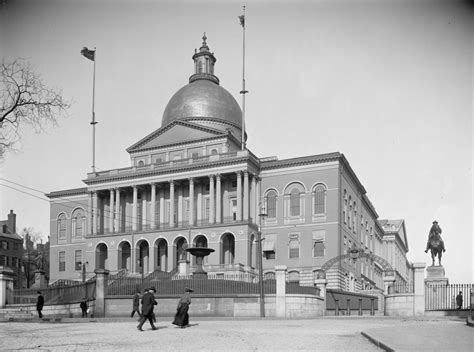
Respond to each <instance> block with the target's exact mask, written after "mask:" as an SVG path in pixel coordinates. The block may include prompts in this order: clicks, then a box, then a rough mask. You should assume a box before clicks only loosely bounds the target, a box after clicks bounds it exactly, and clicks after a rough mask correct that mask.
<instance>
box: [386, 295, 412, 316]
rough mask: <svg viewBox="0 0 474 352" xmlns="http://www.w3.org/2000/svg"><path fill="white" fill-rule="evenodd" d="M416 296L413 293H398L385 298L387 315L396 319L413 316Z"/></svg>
mask: <svg viewBox="0 0 474 352" xmlns="http://www.w3.org/2000/svg"><path fill="white" fill-rule="evenodd" d="M414 296H415V295H414V294H413V293H397V294H392V295H387V296H385V315H388V316H396V317H409V316H413V314H414V313H413V309H414V304H415V298H414Z"/></svg>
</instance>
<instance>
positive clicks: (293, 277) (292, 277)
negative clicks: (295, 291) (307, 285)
mask: <svg viewBox="0 0 474 352" xmlns="http://www.w3.org/2000/svg"><path fill="white" fill-rule="evenodd" d="M288 282H289V283H293V284H299V283H300V273H299V272H297V271H290V272H289V273H288Z"/></svg>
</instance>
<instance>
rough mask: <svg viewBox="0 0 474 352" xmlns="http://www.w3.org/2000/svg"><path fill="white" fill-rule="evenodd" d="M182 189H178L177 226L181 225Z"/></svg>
mask: <svg viewBox="0 0 474 352" xmlns="http://www.w3.org/2000/svg"><path fill="white" fill-rule="evenodd" d="M183 208H184V207H183V187H179V188H178V224H179V225H178V226H181V224H182V223H183V210H184V209H183Z"/></svg>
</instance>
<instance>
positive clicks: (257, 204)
mask: <svg viewBox="0 0 474 352" xmlns="http://www.w3.org/2000/svg"><path fill="white" fill-rule="evenodd" d="M256 183H257V186H256V188H255V219H258V217H259V216H260V213H261V212H262V209H263V200H262V201H261V200H260V187H261V186H262V184H261V178H260V177H256ZM265 212H266V210H265ZM258 221H259V220H256V222H257V223H258Z"/></svg>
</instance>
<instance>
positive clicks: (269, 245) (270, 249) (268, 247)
mask: <svg viewBox="0 0 474 352" xmlns="http://www.w3.org/2000/svg"><path fill="white" fill-rule="evenodd" d="M275 243H276V235H274V234H272V235H265V238H264V239H263V241H262V252H263V255H264V256H265V259H275V257H276V253H275Z"/></svg>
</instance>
